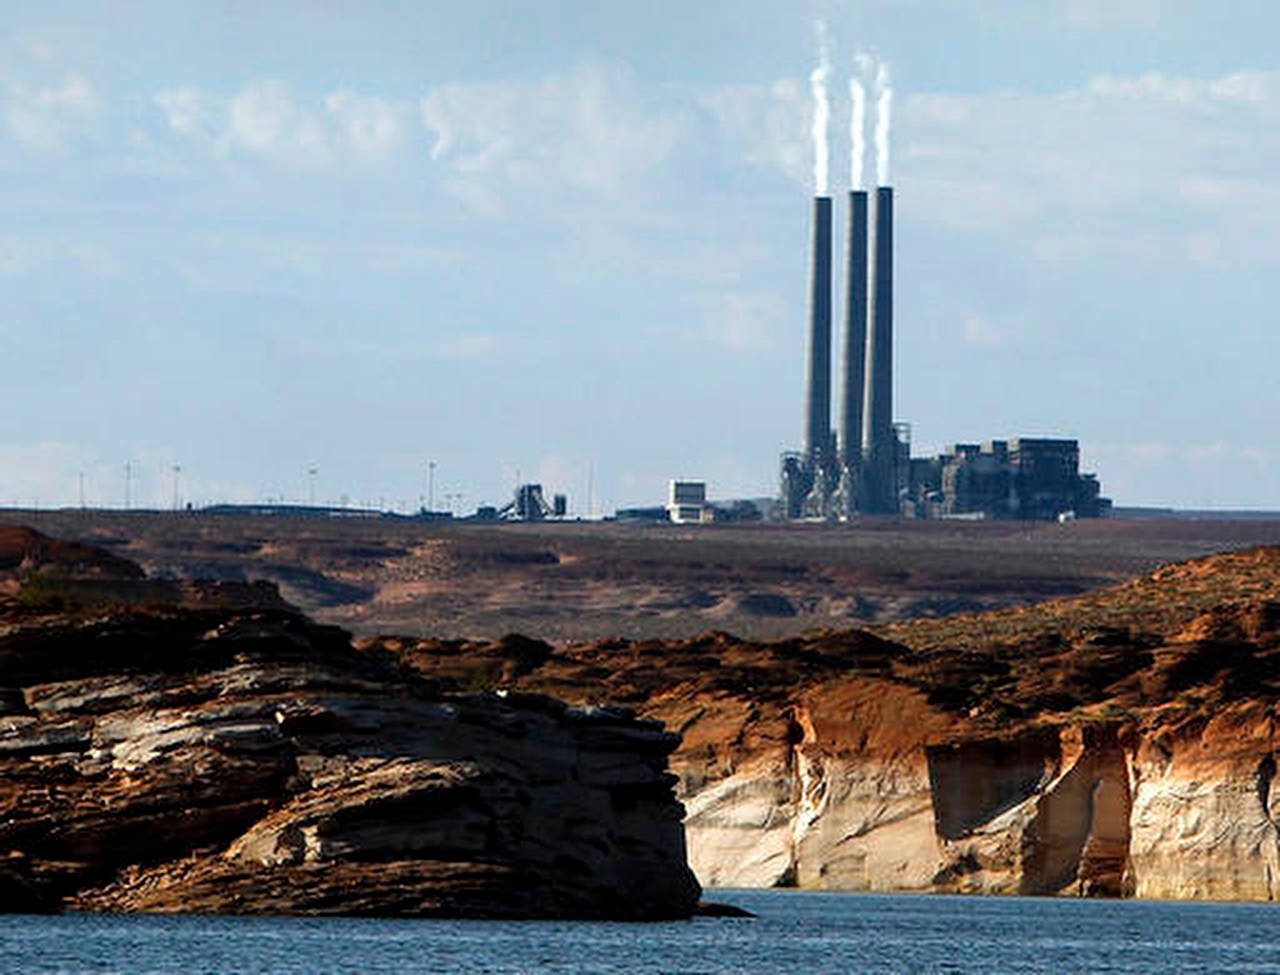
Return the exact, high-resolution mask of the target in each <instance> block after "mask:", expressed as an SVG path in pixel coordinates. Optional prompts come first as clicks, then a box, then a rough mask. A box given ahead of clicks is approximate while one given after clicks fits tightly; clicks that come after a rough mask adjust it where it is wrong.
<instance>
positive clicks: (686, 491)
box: [667, 479, 715, 525]
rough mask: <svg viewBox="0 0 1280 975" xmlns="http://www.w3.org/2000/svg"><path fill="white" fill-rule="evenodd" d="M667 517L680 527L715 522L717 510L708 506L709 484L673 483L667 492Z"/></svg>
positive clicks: (702, 482)
mask: <svg viewBox="0 0 1280 975" xmlns="http://www.w3.org/2000/svg"><path fill="white" fill-rule="evenodd" d="M667 517H668V518H670V519H671V520H672V521H674V522H675V523H676V524H678V525H681V524H690V523H700V522H704V521H715V509H714V508H712V507H711V505H709V504H707V482H706V481H687V480H682V479H681V480H673V481H671V482H670V488H669V490H668V491H667Z"/></svg>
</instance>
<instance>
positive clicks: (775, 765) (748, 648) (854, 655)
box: [375, 548, 1280, 899]
mask: <svg viewBox="0 0 1280 975" xmlns="http://www.w3.org/2000/svg"><path fill="white" fill-rule="evenodd" d="M882 635H883V636H890V637H892V638H893V639H892V641H890V640H886V639H882V638H879V637H876V636H872V635H870V634H867V633H860V632H857V631H846V632H842V633H822V634H816V635H813V636H811V637H808V638H804V639H796V640H788V641H782V642H777V643H753V642H748V641H741V640H737V639H735V638H733V637H731V636H729V635H727V634H723V633H709V634H707V635H705V636H703V637H701V638H698V639H696V640H691V641H681V642H674V641H672V642H661V641H647V642H634V643H633V642H628V641H623V640H615V641H607V642H604V643H597V644H589V645H566V646H562V647H558V648H554V649H553V648H551V647H546V646H545V645H544V646H543V647H542V649H541V650H540V651H539V652H537V653H534V652H531V651H530V649H529V648H528V647H524V648H523V649H522V650H521V651H520V653H519V654H517V652H516V647H517V645H516V644H515V643H513V642H512V641H506V642H505V643H500V644H466V643H462V642H454V643H442V642H439V641H411V640H384V641H378V642H376V644H375V645H377V646H379V647H381V648H383V649H384V650H386V651H387V652H389V653H393V654H394V655H396V656H397V657H399V658H400V659H402V660H404V661H405V662H406V663H407V664H409V665H410V666H413V667H415V668H416V669H418V670H419V671H420V672H422V673H425V674H434V675H436V676H438V677H440V678H441V679H452V680H458V681H463V682H465V681H467V680H474V679H476V677H477V675H485V676H486V678H487V679H492V680H494V681H497V682H498V683H500V684H503V685H505V686H512V687H525V688H540V689H544V690H554V692H555V693H557V694H560V695H563V696H566V697H568V698H571V699H578V700H592V699H600V698H607V699H612V700H619V701H624V702H627V703H629V704H631V705H633V706H635V707H637V708H638V709H640V710H641V711H642V712H643V713H646V714H648V715H650V716H652V717H657V718H660V719H662V720H663V721H665V722H666V723H667V724H668V726H670V727H673V728H676V729H678V730H679V731H680V732H681V734H682V735H683V744H682V745H681V747H680V749H679V750H678V751H677V752H676V753H675V754H674V755H673V756H672V768H673V770H674V771H675V772H676V773H677V774H678V775H679V777H680V785H679V795H680V797H681V799H682V800H683V801H684V803H685V805H686V808H687V810H688V819H687V823H686V827H687V837H688V844H689V851H690V852H689V855H690V861H691V863H692V865H693V867H694V869H695V870H696V872H697V874H698V876H699V878H700V879H701V880H702V882H704V883H706V884H709V885H723V886H736V885H742V886H779V885H783V886H786V885H796V886H802V887H830V888H839V889H855V890H885V891H888V890H896V891H950V892H966V893H1011V894H1012V893H1019V894H1070V895H1077V896H1093V897H1115V896H1141V897H1179V898H1191V897H1194V898H1230V899H1274V898H1275V897H1276V894H1277V888H1278V887H1280V828H1278V822H1280V820H1278V818H1277V817H1278V816H1280V797H1278V796H1277V788H1278V787H1277V786H1276V784H1275V778H1276V761H1277V759H1276V754H1277V752H1278V751H1280V740H1277V729H1276V710H1277V699H1278V696H1280V549H1275V548H1271V549H1257V550H1251V551H1246V552H1242V553H1236V554H1233V555H1228V556H1217V557H1213V558H1210V559H1204V560H1198V561H1195V562H1191V563H1186V564H1182V565H1177V566H1168V567H1165V568H1163V569H1161V570H1159V571H1157V572H1155V573H1153V574H1151V575H1150V576H1144V577H1141V578H1139V579H1136V580H1134V581H1133V582H1130V583H1127V584H1124V585H1122V586H1118V587H1115V588H1113V589H1111V590H1105V591H1101V592H1099V593H1095V594H1090V595H1089V596H1086V597H1078V598H1075V599H1072V600H1063V601H1058V602H1051V603H1046V604H1043V605H1042V606H1039V607H1027V608H1019V609H1016V610H1003V611H1000V612H997V613H992V614H986V615H982V616H976V617H958V618H955V619H952V620H934V621H919V622H914V623H910V624H903V625H901V626H898V627H893V628H886V630H884V631H882ZM517 660H519V661H523V662H522V663H519V664H518V665H517Z"/></svg>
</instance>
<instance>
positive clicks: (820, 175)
mask: <svg viewBox="0 0 1280 975" xmlns="http://www.w3.org/2000/svg"><path fill="white" fill-rule="evenodd" d="M817 27H818V66H817V67H816V68H814V69H813V73H812V74H811V75H809V84H810V85H811V86H812V88H813V192H814V193H815V194H816V195H817V196H827V195H828V193H829V192H830V185H829V184H830V180H829V178H828V175H827V170H828V168H829V165H830V146H829V144H828V138H827V129H828V127H829V124H830V119H831V104H830V102H829V101H828V99H827V75H828V74H830V73H831V63H830V62H831V59H830V55H829V53H828V50H827V25H826V24H824V23H823V22H822V21H821V20H820V21H818V24H817Z"/></svg>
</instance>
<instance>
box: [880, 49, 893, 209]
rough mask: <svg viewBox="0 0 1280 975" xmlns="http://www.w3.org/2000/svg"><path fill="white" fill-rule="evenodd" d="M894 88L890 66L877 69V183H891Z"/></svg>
mask: <svg viewBox="0 0 1280 975" xmlns="http://www.w3.org/2000/svg"><path fill="white" fill-rule="evenodd" d="M892 103H893V89H892V88H891V87H890V86H889V66H888V65H887V64H885V63H883V62H881V63H880V65H879V67H878V68H877V69H876V185H877V186H888V185H889V110H890V106H891V105H892Z"/></svg>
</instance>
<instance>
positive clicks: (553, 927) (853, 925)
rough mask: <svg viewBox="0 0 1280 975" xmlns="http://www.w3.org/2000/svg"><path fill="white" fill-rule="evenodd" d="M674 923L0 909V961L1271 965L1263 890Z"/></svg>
mask: <svg viewBox="0 0 1280 975" xmlns="http://www.w3.org/2000/svg"><path fill="white" fill-rule="evenodd" d="M709 896H710V897H711V898H713V899H715V900H721V901H728V902H731V903H734V904H738V905H740V906H742V907H746V908H749V909H750V910H753V911H755V912H757V913H758V914H759V915H760V917H759V918H758V919H756V920H739V919H723V920H722V919H712V918H703V919H698V920H694V921H688V922H681V923H673V924H602V923H586V922H578V923H569V922H554V923H552V922H545V921H525V922H517V923H510V922H496V921H495V922H490V921H377V920H354V919H338V920H313V919H305V918H229V917H137V916H133V917H122V916H100V915H65V916H58V917H32V916H19V915H0V970H3V971H7V972H23V973H25V972H245V973H248V972H273V973H275V972H370V973H381V972H448V971H458V972H533V971H541V972H562V973H575V975H577V973H588V972H590V973H597V972H601V973H607V972H670V973H689V975H692V973H708V975H710V973H733V975H745V973H749V972H782V973H786V972H795V973H805V975H811V973H820V972H895V973H896V972H903V973H906V972H983V973H991V972H1000V973H1016V972H1053V973H1063V972H1091V973H1092V972H1126V973H1130V972H1142V973H1174V972H1176V973H1180V975H1184V973H1191V972H1213V973H1218V972H1276V971H1280V925H1277V923H1276V922H1277V920H1280V914H1277V913H1276V912H1277V910H1280V908H1276V907H1272V906H1269V905H1265V904H1206V903H1172V902H1151V901H1146V902H1144V901H1081V900H1049V899H1026V898H976V897H967V898H966V897H941V896H920V897H910V896H887V895H886V896H881V895H870V894H828V893H807V892H794V891H712V892H709Z"/></svg>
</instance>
